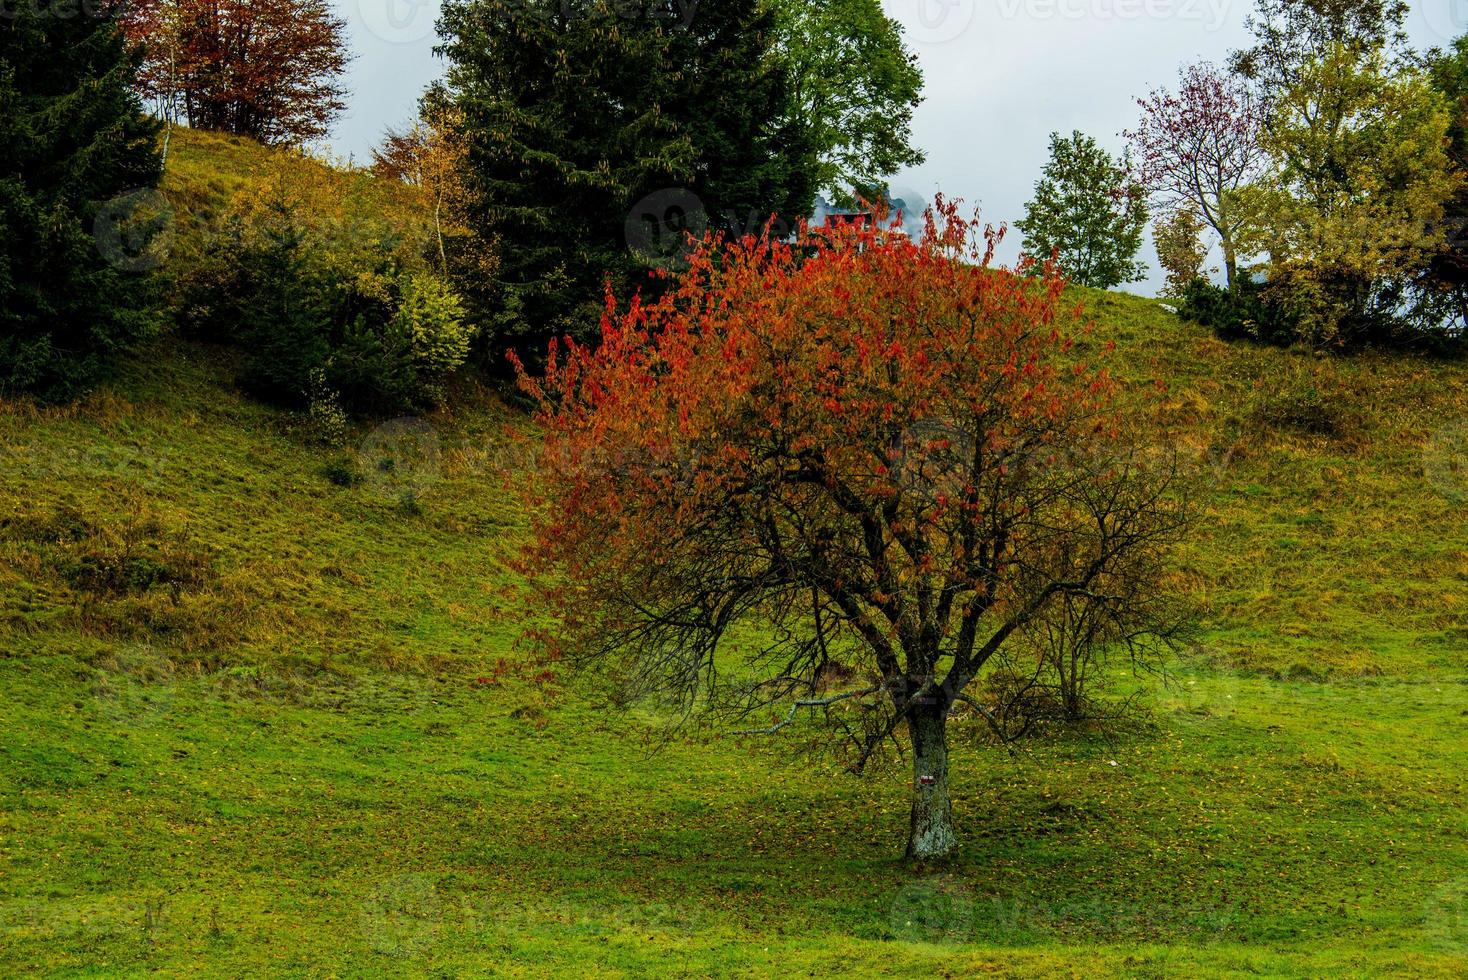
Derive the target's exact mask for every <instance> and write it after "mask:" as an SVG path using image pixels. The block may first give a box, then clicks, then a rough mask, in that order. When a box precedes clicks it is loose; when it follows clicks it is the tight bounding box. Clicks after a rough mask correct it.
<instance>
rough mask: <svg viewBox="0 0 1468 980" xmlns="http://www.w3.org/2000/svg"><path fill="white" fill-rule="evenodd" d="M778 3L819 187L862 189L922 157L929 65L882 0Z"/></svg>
mask: <svg viewBox="0 0 1468 980" xmlns="http://www.w3.org/2000/svg"><path fill="white" fill-rule="evenodd" d="M776 10H777V24H778V29H779V34H780V55H781V57H782V58H784V59H785V61H786V63H787V65H788V67H789V73H790V79H791V81H790V84H791V87H792V102H793V112H794V117H795V123H796V125H797V126H798V127H799V128H800V129H801V130H803V131H804V133H805V134H806V138H807V139H809V140H810V143H811V148H812V150H813V151H814V152H815V153H816V155H817V161H816V165H815V174H814V178H813V179H814V182H815V185H816V187H817V188H818V189H820V190H821V191H823V192H825V193H828V194H832V195H837V196H839V195H841V194H842V193H843V192H849V191H851V190H853V189H856V190H857V191H858V192H859V191H860V190H861V189H864V188H874V187H877V186H880V185H881V184H882V183H883V182H884V180H885V179H886V178H888V177H890V176H891V175H892V174H894V173H896V172H897V171H898V170H900V169H902V168H903V167H912V166H916V165H918V164H920V163H922V162H923V160H924V154H923V152H922V151H921V150H918V149H915V148H914V147H913V145H912V114H913V111H914V110H915V109H916V108H917V107H918V105H919V104H920V103H921V102H922V87H923V74H922V69H921V68H920V67H919V66H918V62H917V57H916V56H915V55H914V54H912V52H910V51H909V50H908V49H907V47H906V45H905V44H904V43H903V38H902V27H901V25H899V24H898V23H897V22H896V21H895V20H893V19H892V18H891V17H889V16H887V14H886V12H885V10H884V9H883V7H882V5H881V4H880V3H879V2H878V0H780V2H779V3H777V4H776Z"/></svg>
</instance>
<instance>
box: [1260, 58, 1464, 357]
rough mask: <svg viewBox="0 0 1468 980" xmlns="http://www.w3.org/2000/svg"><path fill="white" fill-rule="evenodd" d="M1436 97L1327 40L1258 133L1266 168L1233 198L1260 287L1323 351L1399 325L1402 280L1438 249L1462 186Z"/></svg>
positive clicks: (1399, 72) (1405, 72)
mask: <svg viewBox="0 0 1468 980" xmlns="http://www.w3.org/2000/svg"><path fill="white" fill-rule="evenodd" d="M1449 123H1450V116H1449V112H1448V108H1447V106H1446V105H1445V103H1444V100H1443V98H1442V96H1441V95H1440V94H1439V93H1438V92H1437V91H1436V90H1435V89H1434V88H1433V86H1432V85H1431V84H1430V83H1429V81H1428V79H1427V78H1426V77H1424V76H1423V75H1422V74H1421V73H1420V72H1419V71H1417V70H1416V69H1415V68H1411V67H1393V66H1391V65H1389V64H1388V62H1387V59H1386V57H1385V55H1384V54H1383V53H1382V52H1381V51H1379V50H1377V51H1362V50H1360V49H1359V48H1355V47H1348V46H1345V45H1336V46H1334V47H1333V48H1331V49H1330V50H1329V52H1328V53H1327V54H1326V55H1325V56H1324V57H1322V58H1318V59H1315V60H1312V61H1311V62H1309V63H1308V64H1306V65H1305V66H1304V67H1303V68H1302V69H1301V71H1300V72H1299V75H1298V76H1297V79H1296V81H1295V83H1294V84H1293V85H1292V86H1291V87H1290V88H1289V89H1288V90H1286V91H1285V92H1284V93H1283V95H1282V96H1281V97H1280V98H1279V99H1278V100H1277V101H1276V102H1275V104H1274V105H1273V107H1272V113H1271V117H1270V120H1269V123H1268V125H1266V126H1265V128H1264V132H1263V134H1262V137H1261V139H1262V142H1263V144H1264V148H1265V150H1266V151H1267V152H1268V153H1269V154H1270V156H1271V158H1272V160H1273V169H1272V173H1270V175H1269V176H1268V177H1267V178H1266V179H1264V180H1263V181H1261V182H1260V183H1259V184H1256V185H1254V186H1253V187H1250V188H1247V189H1246V190H1245V191H1244V192H1241V195H1240V198H1241V200H1242V202H1243V203H1244V204H1245V205H1246V206H1247V208H1248V209H1249V211H1250V212H1251V213H1252V215H1253V216H1254V220H1253V221H1252V222H1250V223H1249V224H1250V225H1251V226H1252V237H1253V238H1254V240H1253V241H1250V242H1247V243H1246V245H1247V246H1249V247H1250V248H1251V249H1252V250H1254V251H1256V252H1259V253H1267V254H1268V255H1269V258H1270V261H1269V267H1268V268H1269V278H1270V285H1269V292H1270V293H1271V294H1272V296H1273V297H1274V298H1275V299H1276V300H1277V301H1279V302H1282V303H1285V304H1287V305H1288V306H1289V307H1290V308H1291V309H1292V311H1293V312H1294V313H1295V314H1296V315H1297V316H1298V318H1299V324H1300V327H1299V329H1300V336H1301V339H1303V340H1306V341H1308V342H1311V343H1314V344H1316V345H1319V346H1335V345H1339V344H1345V343H1355V342H1364V341H1371V340H1374V339H1383V336H1384V335H1385V334H1388V333H1390V332H1392V331H1394V330H1396V329H1398V326H1399V317H1398V315H1397V314H1398V312H1399V309H1400V307H1401V306H1402V303H1403V294H1404V291H1405V290H1406V288H1407V285H1408V283H1409V282H1410V281H1411V279H1412V278H1413V277H1414V276H1415V275H1416V274H1417V273H1418V272H1419V271H1420V270H1421V269H1423V268H1424V267H1425V265H1426V264H1427V263H1428V261H1429V260H1430V258H1431V257H1432V255H1433V254H1435V253H1436V251H1437V250H1438V249H1439V246H1440V243H1441V238H1442V236H1443V234H1444V233H1445V231H1444V228H1443V213H1444V207H1445V205H1446V204H1447V202H1448V201H1449V200H1450V198H1451V197H1452V196H1453V194H1454V192H1455V191H1456V190H1457V189H1458V188H1459V186H1460V185H1461V182H1462V175H1461V174H1460V173H1458V172H1457V171H1456V170H1455V169H1454V167H1453V165H1452V163H1451V161H1450V158H1449V155H1448V128H1449Z"/></svg>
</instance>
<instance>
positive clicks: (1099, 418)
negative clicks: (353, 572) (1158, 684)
mask: <svg viewBox="0 0 1468 980" xmlns="http://www.w3.org/2000/svg"><path fill="white" fill-rule="evenodd" d="M998 238H999V235H998V234H996V233H994V232H992V231H991V230H986V231H985V232H984V233H983V234H982V235H981V234H979V232H978V230H977V228H976V227H975V225H974V224H973V223H971V222H969V221H966V220H963V219H962V218H960V217H959V216H958V214H957V211H956V208H955V207H954V206H953V205H952V204H945V203H943V202H941V201H940V202H939V204H938V206H937V208H936V213H930V214H929V216H928V219H927V222H926V233H925V235H924V236H922V238H921V239H920V240H918V241H911V240H909V239H908V238H907V237H906V236H902V235H891V234H887V233H884V232H882V231H880V230H878V229H875V228H870V227H867V228H858V227H852V226H838V227H836V228H822V229H819V230H816V229H809V230H806V231H803V232H802V233H801V234H800V235H799V236H798V237H797V240H796V241H795V242H794V243H785V242H781V241H774V240H770V238H768V237H767V238H765V239H755V238H753V237H747V238H745V239H743V240H742V241H739V242H737V243H734V244H732V245H724V244H722V243H720V242H719V241H717V240H715V239H706V240H705V241H704V242H703V243H702V245H701V246H700V247H699V248H697V249H696V251H695V252H694V254H693V255H692V257H691V259H690V265H689V267H688V269H687V270H686V271H685V272H683V273H682V274H680V275H679V276H678V278H677V279H676V281H675V282H673V283H672V284H671V287H670V289H669V290H668V291H667V292H666V294H665V295H663V296H662V297H661V298H660V299H659V300H658V301H657V302H656V303H653V304H649V305H644V304H642V303H641V302H639V301H635V300H634V301H633V302H632V303H631V304H630V306H629V307H628V308H626V309H619V308H617V307H616V305H615V303H614V302H613V301H611V300H610V299H609V300H608V308H607V312H606V316H605V317H604V319H603V322H602V341H601V344H600V345H599V346H597V347H595V348H592V347H588V346H582V345H579V344H576V343H563V344H559V345H558V344H552V345H551V351H550V356H549V359H548V367H547V370H546V373H545V375H544V376H543V377H540V378H531V377H529V376H527V375H526V374H525V373H524V371H523V370H522V371H521V383H522V385H523V386H524V388H525V389H526V390H527V391H528V392H529V393H530V394H531V395H532V396H533V397H534V398H535V399H537V400H538V403H539V405H540V411H539V416H538V417H539V422H540V430H541V433H542V436H541V438H543V440H544V442H543V445H542V446H541V447H540V453H541V454H540V456H539V460H540V465H539V467H538V474H537V478H536V479H535V480H534V481H533V484H534V487H533V490H531V491H530V496H531V499H532V504H533V513H534V514H535V520H534V531H535V533H534V536H533V543H532V544H530V545H529V546H528V549H527V552H526V554H525V556H524V559H523V561H522V563H521V569H522V571H523V572H524V573H525V574H527V576H528V577H529V579H530V581H531V582H532V583H534V585H535V589H534V592H535V594H536V595H537V596H538V597H539V598H540V599H541V600H542V601H543V602H544V604H545V611H546V612H547V614H548V615H547V616H546V618H545V619H544V620H543V622H546V623H548V624H550V625H548V626H546V627H544V628H543V629H539V630H537V631H535V632H534V633H533V637H534V638H535V639H536V640H537V641H538V642H539V643H540V644H541V645H543V648H544V650H545V651H546V652H547V654H548V655H550V656H552V657H553V658H555V659H557V660H559V661H560V662H562V663H564V664H567V665H568V666H570V667H572V668H579V669H581V670H585V671H590V672H591V673H592V675H593V676H595V677H599V678H600V679H601V680H602V681H603V682H609V683H611V684H613V685H615V687H616V690H618V691H619V695H620V698H621V699H622V700H624V701H625V702H629V703H630V702H631V701H634V700H637V699H641V698H652V699H654V700H656V701H658V702H659V703H662V704H664V705H673V706H676V708H677V710H676V711H675V712H674V715H675V717H677V718H679V719H687V718H690V717H693V716H694V714H695V712H696V713H698V715H699V716H704V713H705V712H711V713H713V714H714V716H715V717H717V716H720V715H722V716H724V717H726V718H727V717H728V714H729V713H732V714H733V715H734V716H736V717H737V718H739V719H744V720H743V721H739V722H735V724H739V725H741V726H742V728H741V731H740V734H746V735H752V734H771V735H772V734H774V733H776V732H781V731H796V730H799V729H798V728H792V726H798V725H800V724H807V723H809V724H813V725H814V726H815V731H817V732H818V733H819V734H820V735H821V736H822V739H821V741H822V742H823V743H824V742H825V739H824V735H825V734H826V733H828V732H834V734H835V735H836V736H837V737H836V739H835V741H836V743H837V744H838V745H841V746H845V747H846V748H847V749H848V750H849V752H850V755H849V756H848V761H849V764H850V766H851V767H852V768H853V769H854V770H857V771H860V770H861V769H862V768H863V767H864V766H865V765H866V763H867V761H868V760H869V759H870V758H872V757H873V756H874V754H876V753H877V752H878V751H879V750H880V749H882V748H883V747H884V746H892V747H896V748H897V749H899V750H900V751H903V752H906V751H908V750H910V751H911V753H912V760H913V785H912V814H911V827H910V836H909V839H908V845H907V853H908V855H909V856H910V857H912V858H915V859H934V858H943V857H947V856H949V855H950V854H952V853H953V852H954V851H955V850H956V848H957V843H958V837H957V834H956V832H955V829H954V825H953V821H952V815H951V804H950V788H949V752H948V744H949V721H950V718H961V719H962V721H963V722H964V723H970V724H979V725H983V724H985V723H986V720H987V721H988V722H993V720H994V717H995V716H994V709H993V704H992V701H988V700H986V699H987V698H989V697H990V695H986V694H984V693H982V692H981V687H982V685H979V684H976V683H975V682H976V681H978V680H979V679H980V678H981V676H982V675H983V674H984V672H985V667H986V665H990V666H991V667H992V666H993V665H992V664H991V661H995V662H996V663H997V661H996V660H995V658H996V656H997V655H998V654H999V653H1000V651H1001V650H1002V649H1004V648H1005V646H1006V643H1007V642H1008V641H1010V640H1011V638H1013V637H1016V635H1017V633H1018V632H1019V631H1021V630H1022V629H1023V628H1024V627H1026V626H1027V625H1028V624H1030V623H1032V622H1034V621H1035V620H1036V618H1037V617H1039V616H1041V615H1043V614H1045V613H1046V612H1047V611H1050V610H1051V609H1052V608H1053V607H1054V605H1055V604H1057V603H1059V602H1060V601H1061V600H1063V599H1064V598H1065V597H1074V598H1084V599H1086V600H1087V601H1091V602H1095V603H1097V604H1099V605H1100V606H1101V607H1103V608H1104V610H1105V611H1106V615H1110V616H1112V617H1114V618H1116V619H1117V620H1125V621H1126V622H1127V624H1128V627H1129V632H1128V634H1127V635H1128V636H1129V637H1132V638H1136V637H1139V636H1142V635H1144V634H1146V633H1147V632H1148V630H1147V628H1146V623H1145V622H1144V621H1145V620H1146V619H1147V617H1148V616H1149V615H1151V612H1152V603H1151V601H1150V597H1151V596H1152V595H1153V594H1154V591H1155V583H1156V581H1157V578H1158V576H1159V575H1160V571H1161V568H1162V558H1161V556H1162V554H1163V548H1164V546H1165V545H1166V544H1167V543H1168V541H1169V540H1171V539H1172V537H1173V536H1174V534H1175V532H1176V531H1177V529H1178V528H1179V526H1180V521H1181V516H1180V513H1181V512H1180V510H1179V508H1178V506H1177V504H1176V502H1175V499H1174V495H1173V493H1172V490H1173V487H1174V481H1173V480H1172V478H1171V476H1170V468H1168V467H1163V468H1162V469H1161V470H1159V469H1158V468H1157V467H1156V466H1154V465H1151V464H1149V463H1148V462H1147V459H1148V458H1149V457H1148V456H1147V454H1144V453H1142V452H1140V451H1139V450H1137V449H1136V448H1134V445H1133V442H1132V440H1131V439H1129V437H1128V434H1127V433H1128V430H1129V427H1128V426H1127V417H1128V415H1127V412H1125V411H1124V410H1123V409H1122V408H1121V407H1120V406H1121V404H1122V403H1121V401H1120V400H1119V399H1118V397H1117V393H1118V387H1119V384H1118V382H1117V380H1116V379H1115V378H1113V377H1112V376H1111V375H1110V374H1109V373H1108V372H1107V371H1106V370H1105V369H1103V368H1101V367H1099V366H1097V365H1096V364H1095V363H1093V362H1092V359H1091V358H1090V357H1088V356H1086V354H1085V353H1083V351H1090V352H1091V353H1093V354H1096V355H1097V356H1100V354H1101V352H1100V351H1096V350H1094V348H1095V346H1096V345H1095V344H1094V342H1093V341H1092V340H1090V339H1089V337H1088V329H1087V327H1086V325H1085V324H1084V322H1083V320H1082V318H1081V315H1080V311H1079V310H1076V309H1072V308H1069V307H1067V306H1066V305H1065V303H1064V301H1063V299H1062V289H1063V282H1062V281H1061V279H1060V278H1059V277H1058V275H1057V274H1056V272H1055V270H1054V269H1053V267H1042V268H1040V269H1038V270H1032V269H1022V270H1018V271H1011V270H1007V269H1003V268H998V267H995V266H993V264H992V256H993V252H994V247H995V244H996V242H997V240H998ZM1031 272H1037V273H1038V274H1036V275H1031V274H1029V273H1031ZM750 718H754V719H756V720H754V721H750V720H748V719H750ZM821 722H824V723H826V724H824V725H823V724H821ZM996 727H997V726H996Z"/></svg>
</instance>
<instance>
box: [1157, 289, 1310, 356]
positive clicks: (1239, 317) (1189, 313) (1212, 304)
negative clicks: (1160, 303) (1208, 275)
mask: <svg viewBox="0 0 1468 980" xmlns="http://www.w3.org/2000/svg"><path fill="white" fill-rule="evenodd" d="M1178 315H1179V316H1181V317H1183V318H1184V319H1187V320H1193V321H1195V322H1197V323H1201V324H1203V325H1204V326H1206V327H1211V328H1212V329H1213V331H1214V332H1215V333H1217V334H1218V335H1219V336H1220V337H1225V338H1234V339H1236V338H1249V339H1252V340H1258V341H1260V342H1262V343H1266V344H1279V345H1281V346H1287V345H1289V344H1292V343H1294V342H1295V341H1296V340H1298V339H1299V336H1300V319H1299V317H1298V315H1296V314H1295V313H1294V312H1293V311H1292V310H1291V309H1289V308H1288V307H1286V306H1285V305H1284V304H1282V303H1280V302H1279V301H1278V300H1277V299H1275V298H1274V297H1273V296H1271V295H1269V294H1268V293H1267V291H1266V287H1265V286H1264V285H1263V284H1260V283H1256V282H1251V281H1248V280H1247V279H1241V280H1240V281H1239V283H1238V288H1237V290H1236V291H1234V292H1230V291H1229V290H1227V289H1225V288H1223V287H1220V286H1215V285H1213V284H1212V283H1211V282H1208V281H1207V280H1205V279H1194V280H1193V281H1192V282H1191V283H1189V284H1188V285H1187V287H1186V288H1184V289H1183V295H1182V305H1181V306H1180V307H1179V308H1178Z"/></svg>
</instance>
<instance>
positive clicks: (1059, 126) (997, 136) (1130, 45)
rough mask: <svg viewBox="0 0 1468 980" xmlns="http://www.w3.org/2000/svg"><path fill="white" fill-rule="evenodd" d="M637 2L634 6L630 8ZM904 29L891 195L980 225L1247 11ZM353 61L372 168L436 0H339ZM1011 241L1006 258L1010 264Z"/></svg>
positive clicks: (1420, 13)
mask: <svg viewBox="0 0 1468 980" xmlns="http://www.w3.org/2000/svg"><path fill="white" fill-rule="evenodd" d="M627 2H629V3H635V2H636V0H627ZM882 2H883V5H884V7H885V8H886V9H887V11H888V13H889V14H890V15H891V16H893V17H895V18H896V19H897V20H898V21H900V22H901V23H902V24H903V26H904V27H905V28H906V32H907V39H908V45H909V47H910V48H911V49H912V50H913V51H914V52H915V53H916V54H917V56H918V60H919V62H920V63H921V64H922V68H923V73H924V76H925V80H926V84H925V96H926V100H925V101H924V103H923V105H922V106H921V107H920V108H919V109H918V111H917V115H916V117H915V118H914V120H913V137H914V142H915V143H916V145H917V146H918V147H920V148H922V149H923V150H924V151H925V152H926V153H927V155H928V159H927V162H926V163H924V164H923V165H922V166H920V167H916V168H914V169H912V170H910V171H906V172H903V173H901V174H897V175H895V177H894V179H893V182H892V183H893V187H894V190H896V191H897V192H898V194H897V195H896V196H899V197H900V196H903V194H904V193H907V194H912V193H916V194H918V195H920V196H922V197H923V198H924V199H925V200H931V198H932V195H933V194H934V192H936V191H940V190H941V191H942V192H943V193H945V194H947V195H949V196H950V197H961V198H963V199H964V200H965V201H966V202H967V203H968V204H969V205H977V206H979V207H980V208H982V211H983V215H984V218H985V220H989V221H993V222H995V223H999V222H1012V221H1014V219H1016V218H1018V217H1021V216H1022V215H1023V214H1024V205H1025V202H1026V201H1027V200H1028V199H1029V196H1030V191H1031V190H1032V188H1033V186H1034V182H1035V178H1036V176H1037V175H1038V173H1039V171H1040V168H1041V167H1043V166H1044V164H1045V158H1046V152H1047V144H1048V136H1049V134H1050V132H1052V131H1060V132H1064V133H1068V132H1070V131H1071V130H1073V129H1079V130H1081V131H1082V132H1084V133H1087V134H1089V135H1091V136H1094V137H1096V138H1097V139H1098V140H1100V141H1101V142H1102V144H1103V145H1105V146H1107V147H1109V148H1110V149H1111V150H1113V151H1120V149H1121V146H1122V139H1121V137H1120V135H1119V134H1120V133H1121V131H1122V130H1123V129H1125V128H1127V127H1128V126H1130V125H1132V124H1133V123H1134V122H1135V103H1134V102H1133V99H1134V98H1135V97H1136V96H1139V95H1143V94H1145V93H1146V92H1147V91H1148V90H1149V89H1150V88H1152V87H1154V86H1157V85H1171V83H1172V82H1173V81H1174V80H1175V78H1176V75H1177V70H1178V68H1179V67H1180V66H1182V65H1184V64H1186V63H1189V62H1192V61H1195V60H1199V59H1209V60H1213V61H1218V62H1222V61H1223V60H1224V59H1225V58H1226V56H1227V54H1228V52H1229V51H1231V50H1233V49H1234V48H1237V47H1240V46H1242V45H1243V44H1245V43H1246V41H1247V35H1246V33H1245V31H1244V19H1245V17H1246V16H1247V15H1248V14H1249V11H1250V10H1251V9H1252V6H1253V0H882ZM335 3H336V6H337V7H338V9H340V10H341V11H342V14H343V16H345V17H346V19H347V23H348V30H349V32H350V36H351V43H352V48H353V50H354V52H355V54H356V59H355V61H354V62H353V64H352V68H351V71H350V75H349V78H348V81H347V86H348V89H349V92H350V96H349V99H348V102H349V108H348V111H347V113H346V114H345V115H344V116H343V118H342V119H341V120H340V121H339V122H338V124H337V126H336V130H335V134H334V138H333V140H332V149H333V150H335V151H336V152H338V153H341V154H350V155H354V156H356V157H358V158H361V157H364V156H366V155H368V154H369V153H370V151H371V148H372V146H373V145H374V144H376V143H377V141H378V139H379V138H380V136H381V135H382V132H383V130H384V128H386V127H387V126H390V125H401V124H402V123H404V122H407V121H409V120H411V119H412V117H413V115H414V108H415V106H416V104H417V100H418V96H419V94H420V93H421V92H422V91H423V89H424V87H425V86H426V85H427V84H428V83H429V82H430V81H431V80H433V79H434V78H436V77H438V76H439V74H440V73H441V72H442V70H443V65H442V62H440V61H439V60H438V59H437V58H435V57H434V55H433V46H434V43H435V41H436V37H435V35H434V23H435V21H436V20H437V18H438V9H439V3H438V0H335ZM1412 8H1413V9H1412V14H1411V16H1410V18H1409V20H1408V25H1407V26H1408V30H1409V32H1410V34H1411V37H1412V41H1413V44H1414V46H1415V47H1418V48H1427V47H1434V46H1442V45H1445V44H1446V43H1447V42H1448V41H1450V40H1451V39H1452V38H1454V37H1456V36H1458V35H1459V34H1462V33H1464V32H1465V31H1468V0H1414V2H1413V4H1412ZM1018 245H1019V235H1018V233H1017V232H1011V233H1010V237H1009V239H1008V240H1007V248H1006V249H1005V250H1004V254H1003V258H1004V259H1005V260H1006V261H1008V260H1012V258H1013V256H1014V253H1015V252H1017V250H1018ZM1143 259H1144V260H1146V261H1147V262H1149V263H1150V264H1152V265H1153V266H1154V271H1153V276H1152V278H1151V280H1149V281H1148V282H1144V283H1137V284H1134V285H1133V286H1131V287H1129V288H1130V289H1133V290H1135V291H1137V292H1143V293H1149V294H1150V293H1151V292H1152V291H1153V290H1154V289H1155V288H1156V286H1157V284H1158V283H1160V281H1161V275H1160V273H1157V272H1156V271H1155V255H1154V254H1153V252H1152V246H1151V243H1150V242H1148V243H1147V245H1145V246H1144V250H1143Z"/></svg>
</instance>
